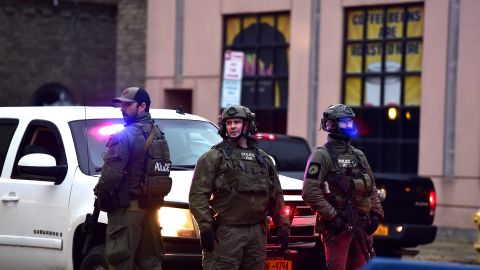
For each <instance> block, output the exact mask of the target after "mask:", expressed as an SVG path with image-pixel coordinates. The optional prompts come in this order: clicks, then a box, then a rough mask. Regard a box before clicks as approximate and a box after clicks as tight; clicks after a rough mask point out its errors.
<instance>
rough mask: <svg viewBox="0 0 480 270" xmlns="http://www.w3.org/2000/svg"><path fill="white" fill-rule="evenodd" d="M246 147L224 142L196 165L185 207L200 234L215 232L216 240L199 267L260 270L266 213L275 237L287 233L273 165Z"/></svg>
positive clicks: (257, 149)
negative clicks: (275, 231)
mask: <svg viewBox="0 0 480 270" xmlns="http://www.w3.org/2000/svg"><path fill="white" fill-rule="evenodd" d="M248 145H249V146H248V148H247V149H244V148H241V147H240V146H239V145H238V144H237V143H235V142H227V141H223V142H221V143H220V144H218V145H216V146H214V147H213V148H212V149H211V150H210V151H208V152H207V153H205V154H204V155H203V156H202V157H200V159H199V160H198V162H197V165H196V167H195V172H194V175H193V179H192V184H191V188H190V196H189V201H190V209H191V211H192V214H193V216H194V217H195V220H196V221H197V222H198V225H199V227H200V231H201V232H202V231H207V230H215V232H216V233H215V234H216V238H217V239H218V242H216V243H215V246H214V250H213V251H212V252H206V251H203V261H202V265H203V269H228V270H231V269H245V270H247V269H248V270H255V269H258V270H260V269H261V270H264V269H265V249H266V233H267V229H268V227H267V226H265V219H266V216H267V215H269V214H270V215H271V216H272V219H273V222H274V224H275V226H276V227H277V228H278V234H287V235H288V230H289V226H290V223H289V220H288V218H287V217H286V216H285V215H283V212H282V209H283V208H284V200H283V193H282V189H281V186H280V181H279V179H278V175H277V173H276V170H275V167H274V164H273V162H272V160H271V158H270V157H269V156H268V155H267V154H266V153H265V152H263V151H262V150H260V149H259V148H258V147H257V146H256V144H255V143H253V142H251V141H248ZM210 207H211V208H212V209H210ZM212 210H213V211H212ZM212 212H215V213H216V217H215V220H214V218H213V217H212V214H211V213H212ZM217 213H218V214H217ZM214 224H215V225H214Z"/></svg>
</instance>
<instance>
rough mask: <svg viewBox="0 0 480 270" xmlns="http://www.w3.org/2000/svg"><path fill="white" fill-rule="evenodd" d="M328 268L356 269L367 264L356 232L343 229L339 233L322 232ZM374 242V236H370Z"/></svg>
mask: <svg viewBox="0 0 480 270" xmlns="http://www.w3.org/2000/svg"><path fill="white" fill-rule="evenodd" d="M322 237H323V242H324V247H325V256H326V259H327V267H328V270H345V269H347V270H354V269H359V268H361V267H362V266H363V265H364V264H365V257H364V255H363V253H362V249H361V246H360V244H359V242H358V240H357V237H356V236H355V233H354V232H351V231H347V230H345V231H343V232H341V233H340V234H338V235H335V234H333V233H332V232H328V231H326V232H324V233H323V234H322ZM368 241H370V244H372V243H373V242H372V236H369V237H368Z"/></svg>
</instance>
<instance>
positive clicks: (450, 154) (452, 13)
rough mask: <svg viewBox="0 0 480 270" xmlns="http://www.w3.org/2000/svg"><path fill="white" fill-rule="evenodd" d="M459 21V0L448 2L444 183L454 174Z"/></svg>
mask: <svg viewBox="0 0 480 270" xmlns="http://www.w3.org/2000/svg"><path fill="white" fill-rule="evenodd" d="M459 20H460V0H450V2H449V7H448V40H447V42H448V43H447V68H446V71H447V74H446V75H447V76H446V82H445V115H444V133H443V175H444V179H445V180H446V181H452V180H453V179H454V173H455V172H454V168H455V112H456V99H457V65H458V31H459Z"/></svg>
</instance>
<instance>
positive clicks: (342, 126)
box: [321, 104, 358, 138]
mask: <svg viewBox="0 0 480 270" xmlns="http://www.w3.org/2000/svg"><path fill="white" fill-rule="evenodd" d="M354 118H355V113H354V112H353V110H352V108H350V107H349V106H347V105H344V104H335V105H330V106H329V107H328V108H327V109H326V110H325V112H324V113H323V118H322V120H321V128H322V129H323V130H325V131H326V132H329V133H333V134H338V135H340V136H344V137H348V138H353V137H356V136H357V134H358V131H357V129H356V128H355V125H354V122H353V119H354ZM328 120H331V121H332V125H331V126H327V122H328Z"/></svg>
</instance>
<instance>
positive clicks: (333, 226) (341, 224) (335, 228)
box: [325, 214, 347, 235]
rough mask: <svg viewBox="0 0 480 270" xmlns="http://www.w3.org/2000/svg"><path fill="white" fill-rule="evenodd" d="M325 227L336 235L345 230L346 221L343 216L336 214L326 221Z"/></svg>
mask: <svg viewBox="0 0 480 270" xmlns="http://www.w3.org/2000/svg"><path fill="white" fill-rule="evenodd" d="M325 227H326V229H327V230H329V231H331V232H333V234H335V235H336V234H339V233H341V232H343V231H344V230H345V228H346V227H347V222H346V220H345V218H344V217H343V216H341V215H340V214H337V215H336V216H335V217H334V218H332V219H331V220H329V221H327V222H326V224H325Z"/></svg>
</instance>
